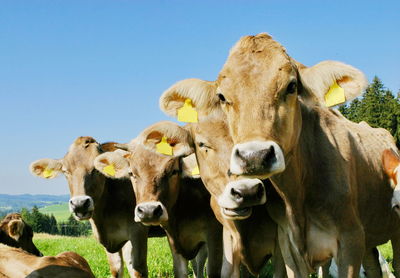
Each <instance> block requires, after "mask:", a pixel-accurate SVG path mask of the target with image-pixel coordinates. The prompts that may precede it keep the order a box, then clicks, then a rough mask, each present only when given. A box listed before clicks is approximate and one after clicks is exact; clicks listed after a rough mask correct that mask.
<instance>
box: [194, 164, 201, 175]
mask: <svg viewBox="0 0 400 278" xmlns="http://www.w3.org/2000/svg"><path fill="white" fill-rule="evenodd" d="M197 175H200V170H199V166H196V167H194V168H193V170H192V176H197Z"/></svg>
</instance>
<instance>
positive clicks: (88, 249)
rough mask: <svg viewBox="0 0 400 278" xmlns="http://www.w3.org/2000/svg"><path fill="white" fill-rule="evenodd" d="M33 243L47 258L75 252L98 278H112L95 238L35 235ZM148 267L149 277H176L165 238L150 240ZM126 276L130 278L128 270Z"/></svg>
mask: <svg viewBox="0 0 400 278" xmlns="http://www.w3.org/2000/svg"><path fill="white" fill-rule="evenodd" d="M33 241H34V243H35V245H36V246H37V247H38V249H39V250H40V251H41V252H42V253H43V254H44V255H45V256H55V255H57V254H59V253H61V252H64V251H73V252H76V253H78V254H80V255H81V256H83V257H84V258H85V259H86V260H87V261H88V263H89V265H90V267H91V269H92V271H93V273H94V275H95V276H96V277H98V278H103V277H110V270H109V267H108V262H107V256H106V253H105V251H104V248H103V247H102V246H101V245H100V243H98V242H97V241H96V240H95V239H94V237H66V236H51V235H46V234H35V237H34V240H33ZM147 265H148V268H149V277H160V278H161V277H174V275H173V269H172V256H171V252H170V250H169V246H168V243H167V239H166V238H165V237H164V238H150V239H149V247H148V258H147ZM124 276H125V277H129V275H128V272H127V270H126V269H125V275H124Z"/></svg>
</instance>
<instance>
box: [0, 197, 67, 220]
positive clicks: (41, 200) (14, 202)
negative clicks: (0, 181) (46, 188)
mask: <svg viewBox="0 0 400 278" xmlns="http://www.w3.org/2000/svg"><path fill="white" fill-rule="evenodd" d="M68 200H69V195H44V194H40V195H31V194H21V195H8V194H0V216H1V215H6V214H7V213H10V212H17V211H21V209H22V208H27V209H28V210H30V209H32V208H33V207H34V206H37V207H38V208H42V207H45V206H50V205H56V204H62V203H66V202H68Z"/></svg>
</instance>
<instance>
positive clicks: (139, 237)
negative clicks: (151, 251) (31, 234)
mask: <svg viewBox="0 0 400 278" xmlns="http://www.w3.org/2000/svg"><path fill="white" fill-rule="evenodd" d="M113 146H114V143H106V144H99V143H97V142H96V140H95V139H93V138H91V137H79V138H77V139H76V140H75V141H74V143H73V144H72V145H71V147H70V148H69V151H68V153H67V154H66V155H65V156H64V158H63V159H58V160H55V159H41V160H38V161H35V162H33V163H32V164H31V166H30V169H31V172H32V174H33V175H37V176H39V177H42V178H54V177H55V176H57V175H58V174H59V173H63V174H64V175H65V177H66V178H67V181H68V184H69V189H70V193H71V199H70V200H69V207H70V211H71V212H72V213H73V215H74V217H75V218H77V219H78V220H84V219H89V221H90V224H91V226H92V230H93V233H94V235H95V237H96V238H97V239H98V241H99V242H100V243H101V244H102V245H103V246H104V247H105V249H106V252H107V257H108V261H109V264H110V269H111V273H112V275H113V277H122V275H123V260H122V259H123V257H124V259H125V261H126V263H127V267H128V270H129V274H130V275H131V277H146V276H147V264H146V260H147V236H148V227H145V226H143V225H142V224H140V223H135V221H134V220H133V216H132V215H133V213H134V209H135V195H134V193H133V190H132V185H131V182H130V181H129V179H121V180H115V179H110V178H106V177H105V176H104V175H103V174H101V173H100V172H98V171H97V170H96V169H95V168H94V164H93V163H94V159H95V158H96V156H98V155H99V154H101V153H103V152H105V151H113V150H115V148H114V147H113ZM124 245H125V246H124ZM132 246H133V247H134V248H132Z"/></svg>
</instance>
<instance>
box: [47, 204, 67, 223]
mask: <svg viewBox="0 0 400 278" xmlns="http://www.w3.org/2000/svg"><path fill="white" fill-rule="evenodd" d="M39 211H40V212H41V213H44V214H48V215H50V214H53V215H54V217H55V218H56V220H57V222H60V221H67V220H68V217H69V216H70V215H71V213H70V212H69V208H68V203H64V204H59V205H51V206H47V207H43V208H40V209H39Z"/></svg>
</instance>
